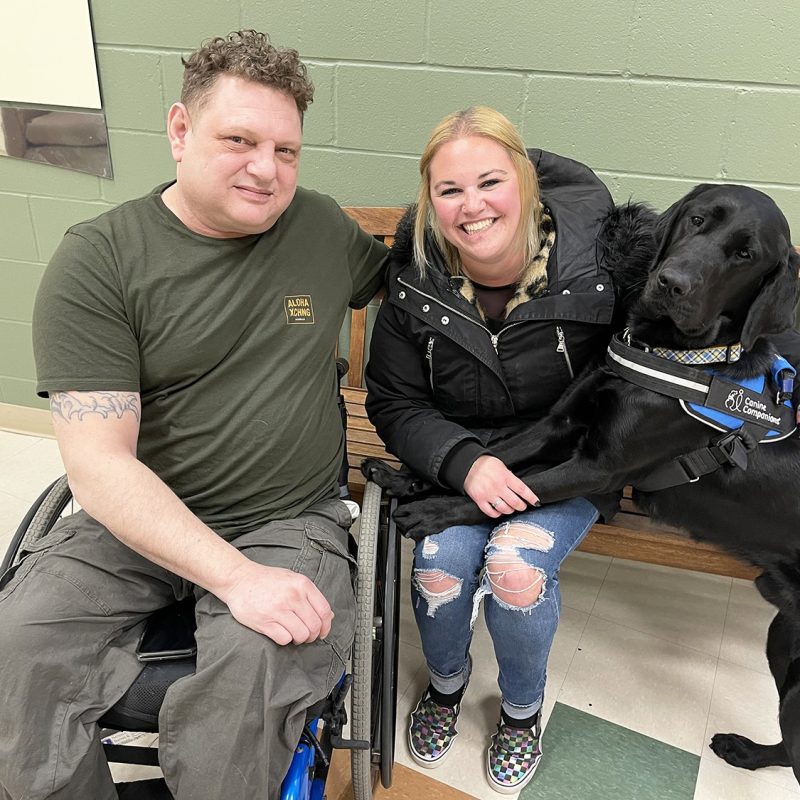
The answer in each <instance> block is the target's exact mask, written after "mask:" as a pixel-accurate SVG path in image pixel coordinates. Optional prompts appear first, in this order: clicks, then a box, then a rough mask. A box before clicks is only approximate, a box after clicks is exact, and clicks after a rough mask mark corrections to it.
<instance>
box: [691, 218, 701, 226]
mask: <svg viewBox="0 0 800 800" xmlns="http://www.w3.org/2000/svg"><path fill="white" fill-rule="evenodd" d="M703 221H704V220H703V218H702V217H692V225H694V226H695V227H696V228H699V227H700V226H701V225H702V224H703Z"/></svg>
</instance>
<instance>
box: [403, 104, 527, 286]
mask: <svg viewBox="0 0 800 800" xmlns="http://www.w3.org/2000/svg"><path fill="white" fill-rule="evenodd" d="M468 136H483V137H485V138H486V139H491V140H492V141H494V142H497V144H499V145H500V146H501V147H502V148H503V149H504V150H505V151H506V153H508V156H509V158H510V159H511V163H512V164H513V165H514V171H515V172H516V173H517V179H518V182H519V200H520V208H521V214H520V223H519V230H518V231H517V244H518V246H519V248H520V249H521V250H522V251H523V254H524V260H523V264H522V269H524V268H525V267H526V266H527V265H528V264H529V263H530V262H531V261H532V260H533V258H534V257H535V256H536V254H537V253H538V252H539V247H540V234H539V224H540V222H541V202H540V200H539V180H538V178H537V177H536V170H535V168H534V166H533V164H532V163H531V162H530V160H529V159H528V154H527V153H526V152H525V144H524V143H523V141H522V137H521V136H520V135H519V131H517V129H516V128H515V127H514V125H513V124H512V123H511V121H510V120H509V119H507V118H506V117H505V116H503V115H502V114H501V113H500V112H499V111H496V110H495V109H493V108H488V107H487V106H472V107H471V108H467V109H464V110H463V111H455V112H454V113H452V114H448V115H447V116H446V117H445V118H444V119H443V120H442V121H441V122H440V123H439V124H438V125H437V126H436V127H435V128H434V129H433V133H431V136H430V139H428V144H427V145H425V150H424V151H423V153H422V157H421V158H420V161H419V174H420V184H419V192H418V193H417V217H416V221H415V223H414V261H415V263H416V265H417V269H418V270H419V272H420V275H422V276H424V275H425V271H426V269H427V266H428V263H429V259H428V254H427V252H426V250H425V230H426V228H427V229H429V230H430V232H431V235H432V236H433V240H434V242H435V243H436V245H437V246H438V247H439V249H440V250H441V252H442V253H443V254H444V257H445V261H446V262H447V267H448V269H449V270H450V272H451V273H452V274H453V275H459V274H461V271H462V269H461V258H460V257H459V254H458V250H457V249H456V248H455V247H454V246H453V245H452V244H450V242H448V241H447V239H445V237H444V235H443V234H442V231H441V228H440V227H439V222H438V220H437V219H436V213H435V212H434V210H433V203H431V190H430V182H431V174H430V173H431V161H432V160H433V157H434V156H435V155H436V153H437V152H438V150H439V148H440V147H441V146H442V145H443V144H446V143H447V142H452V141H454V140H456V139H464V138H466V137H468Z"/></svg>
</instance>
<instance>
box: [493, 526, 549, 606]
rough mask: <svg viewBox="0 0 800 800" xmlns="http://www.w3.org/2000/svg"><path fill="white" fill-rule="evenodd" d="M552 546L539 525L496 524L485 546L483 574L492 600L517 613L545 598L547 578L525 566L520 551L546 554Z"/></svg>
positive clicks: (536, 570) (536, 568)
mask: <svg viewBox="0 0 800 800" xmlns="http://www.w3.org/2000/svg"><path fill="white" fill-rule="evenodd" d="M554 544H555V538H554V536H553V533H552V531H548V530H547V529H545V528H542V527H540V526H539V525H535V524H533V523H530V522H519V521H510V522H503V523H502V524H500V525H498V526H497V527H496V528H495V529H494V530H493V531H492V535H491V537H490V538H489V542H488V544H487V547H486V552H487V558H486V575H487V577H488V579H489V583H490V584H491V587H492V594H493V595H494V596H495V599H496V600H498V601H499V602H501V603H502V604H503V605H506V606H509V607H513V608H518V609H520V610H529V609H531V608H533V607H534V606H535V605H536V604H537V603H538V602H539V601H540V600H541V599H542V598H543V597H544V589H545V586H546V584H547V576H546V574H545V572H544V570H542V569H540V568H539V567H534V566H531V565H530V564H528V563H527V562H526V561H525V560H524V559H523V558H522V556H521V555H520V550H538V551H540V552H543V553H546V552H548V551H549V550H551V549H552V548H553V545H554Z"/></svg>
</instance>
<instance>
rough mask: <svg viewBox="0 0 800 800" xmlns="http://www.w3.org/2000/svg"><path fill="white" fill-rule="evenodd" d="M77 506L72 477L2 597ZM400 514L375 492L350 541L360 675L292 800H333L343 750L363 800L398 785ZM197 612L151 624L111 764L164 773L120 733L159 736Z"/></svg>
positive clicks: (107, 730)
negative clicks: (329, 782)
mask: <svg viewBox="0 0 800 800" xmlns="http://www.w3.org/2000/svg"><path fill="white" fill-rule="evenodd" d="M342 413H344V407H343V403H342ZM346 476H347V472H346V463H345V464H344V465H343V480H340V487H341V489H340V494H341V496H342V499H343V500H346V501H348V502H349V494H347V479H346ZM71 504H72V493H71V491H70V488H69V484H68V482H67V478H66V476H62V477H61V478H59V479H58V480H56V481H55V482H54V483H53V484H51V485H50V486H48V487H47V489H45V491H44V492H42V494H41V495H40V496H39V498H38V499H37V500H36V501H35V503H34V504H33V506H32V507H31V508H30V510H29V511H28V513H27V514H26V515H25V517H24V519H23V520H22V522H21V523H20V525H19V527H18V529H17V531H16V533H15V534H14V536H13V538H12V540H11V544H10V546H9V548H8V551H7V552H6V555H5V557H4V559H3V561H2V564H1V565H0V576H1V577H0V589H2V588H3V586H4V585H5V583H7V582H8V580H9V579H10V577H11V574H13V567H14V566H15V565H16V564H17V563H19V561H20V560H21V558H22V557H23V555H24V552H25V550H26V549H27V547H28V546H29V545H30V544H32V543H33V542H35V541H36V540H38V539H40V538H41V537H43V536H45V535H46V534H47V533H48V532H49V531H50V530H51V529H52V528H53V526H54V525H55V524H56V522H57V521H58V520H59V519H60V518H61V517H62V515H64V514H65V512H67V513H71V510H70V506H71ZM392 510H393V507H391V506H390V503H389V501H387V500H385V499H382V497H381V490H380V488H379V487H378V486H377V485H375V484H374V483H368V484H367V486H366V489H365V492H364V498H363V502H362V505H361V514H360V517H361V521H360V533H359V539H358V542H357V543H356V541H355V539H354V537H353V535H352V534H351V535H350V546H351V549H352V550H353V551H354V554H355V556H356V561H357V565H358V575H357V578H356V583H355V594H356V624H355V638H354V643H353V650H352V654H351V661H350V671H349V672H346V673H345V674H344V675H342V678H341V680H340V681H339V683H338V685H337V686H336V687H335V689H334V690H333V692H332V693H331V694H330V695H329V696H328V697H327V698H325V699H324V700H323V701H321V702H320V703H317V704H316V705H315V706H312V707H311V708H309V709H308V711H307V714H306V725H305V727H304V729H303V733H302V735H301V737H300V741H299V742H298V745H297V747H296V748H295V753H294V757H293V760H292V763H291V766H290V768H289V771H288V773H287V775H286V777H285V778H284V781H283V784H282V787H281V798H282V800H323V798H324V797H325V782H326V779H327V775H328V769H329V766H330V759H331V754H332V752H333V750H334V749H336V748H341V749H349V750H350V751H351V770H352V780H353V797H354V800H370V798H371V797H372V794H373V790H374V788H375V787H376V785H377V782H378V781H380V782H381V784H382V785H383V786H384V787H386V788H389V787H390V786H391V782H392V768H393V765H394V746H395V713H396V706H397V660H398V635H399V603H398V602H397V586H398V580H399V572H400V550H399V541H398V538H399V537H398V534H397V531H396V529H395V525H394V523H393V522H392V519H391V512H392ZM193 603H194V601H193V600H192V599H190V600H183V601H181V602H179V603H175V604H174V605H172V606H169V607H167V608H166V609H162V610H160V611H158V612H156V613H155V614H153V615H152V616H151V617H150V618H149V619H148V621H147V623H146V630H145V634H144V635H143V641H144V640H145V639H150V640H152V642H153V643H154V649H148V648H140V653H139V659H140V661H141V662H142V671H141V673H140V674H139V677H138V678H137V679H136V681H135V682H134V683H133V685H132V686H131V687H130V688H129V689H128V691H127V692H126V693H125V694H124V695H123V697H122V698H121V699H120V700H119V702H117V704H116V705H115V706H114V707H113V708H111V709H110V710H109V711H108V712H107V713H106V714H105V715H104V716H103V717H102V718H101V719H100V721H99V723H98V731H97V733H98V736H100V737H101V739H102V741H103V748H104V751H105V754H106V757H107V758H108V760H109V762H115V763H125V764H139V765H147V766H158V750H157V748H153V747H142V746H137V745H135V744H121V743H116V742H115V741H114V739H115V738H119V737H118V736H117V737H115V734H119V733H120V732H126V733H127V732H129V733H134V734H135V733H158V712H159V709H160V707H161V704H162V702H163V700H164V695H165V694H166V691H167V688H168V687H169V686H170V685H171V684H172V683H173V682H174V681H176V680H178V679H179V678H181V677H183V676H184V675H188V674H190V673H192V672H193V671H194V668H195V656H194V648H193V646H192V645H193V643H194V614H193ZM187 645H188V646H187ZM350 689H352V695H351V702H350V710H351V724H350V737H351V738H349V739H345V738H343V736H342V733H343V730H342V729H343V726H344V725H345V724H346V722H347V714H346V707H345V698H346V695H347V693H348V691H349V690H350ZM123 738H124V737H123ZM254 757H257V754H254Z"/></svg>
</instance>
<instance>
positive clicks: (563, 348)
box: [556, 325, 575, 378]
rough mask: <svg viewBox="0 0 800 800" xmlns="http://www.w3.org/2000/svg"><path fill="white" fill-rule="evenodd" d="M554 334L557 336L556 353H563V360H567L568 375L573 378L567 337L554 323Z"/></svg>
mask: <svg viewBox="0 0 800 800" xmlns="http://www.w3.org/2000/svg"><path fill="white" fill-rule="evenodd" d="M556 336H557V337H558V345H557V346H556V353H563V354H564V361H566V362H567V369H568V370H569V377H570V378H574V377H575V373H574V372H573V371H572V361H571V360H570V357H569V350H567V337H566V336H564V331H563V330H562V329H561V326H560V325H556Z"/></svg>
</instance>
